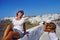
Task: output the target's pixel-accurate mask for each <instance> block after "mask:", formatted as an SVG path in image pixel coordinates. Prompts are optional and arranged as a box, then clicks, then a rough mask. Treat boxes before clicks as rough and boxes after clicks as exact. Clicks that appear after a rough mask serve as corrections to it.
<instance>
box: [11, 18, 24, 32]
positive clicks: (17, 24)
mask: <svg viewBox="0 0 60 40" xmlns="http://www.w3.org/2000/svg"><path fill="white" fill-rule="evenodd" d="M24 22H25V18H22V19H21V20H16V18H14V19H13V20H12V23H13V26H14V27H13V30H14V29H17V30H20V31H21V32H23V23H24Z"/></svg>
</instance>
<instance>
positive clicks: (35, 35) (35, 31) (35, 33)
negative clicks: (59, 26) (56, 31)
mask: <svg viewBox="0 0 60 40" xmlns="http://www.w3.org/2000/svg"><path fill="white" fill-rule="evenodd" d="M27 31H28V32H29V36H28V37H27V36H26V35H25V36H24V37H23V38H20V39H18V40H39V38H40V36H41V35H42V33H43V25H42V24H41V25H38V26H36V27H34V28H31V29H28V30H27Z"/></svg>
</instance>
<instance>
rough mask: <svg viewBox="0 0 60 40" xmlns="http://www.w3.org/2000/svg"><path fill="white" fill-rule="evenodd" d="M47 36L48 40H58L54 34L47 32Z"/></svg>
mask: <svg viewBox="0 0 60 40" xmlns="http://www.w3.org/2000/svg"><path fill="white" fill-rule="evenodd" d="M48 36H49V39H50V40H58V38H57V36H56V34H55V33H51V32H48Z"/></svg>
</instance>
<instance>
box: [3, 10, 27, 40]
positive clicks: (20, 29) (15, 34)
mask: <svg viewBox="0 0 60 40" xmlns="http://www.w3.org/2000/svg"><path fill="white" fill-rule="evenodd" d="M23 15H24V11H23V10H20V11H18V12H17V14H16V18H14V19H13V20H12V23H13V28H12V27H11V26H10V25H8V27H7V28H6V30H5V33H4V35H5V36H3V40H5V39H6V40H11V39H12V38H13V39H14V38H22V37H23V36H24V35H25V34H26V27H25V19H24V18H23ZM10 27H11V28H10ZM11 30H13V31H11ZM26 35H27V34H26ZM27 36H28V35H27Z"/></svg>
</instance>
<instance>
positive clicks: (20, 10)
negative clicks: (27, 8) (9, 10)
mask: <svg viewBox="0 0 60 40" xmlns="http://www.w3.org/2000/svg"><path fill="white" fill-rule="evenodd" d="M19 12H21V13H22V15H24V11H23V10H20V11H18V12H17V13H16V16H18V13H19Z"/></svg>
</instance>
